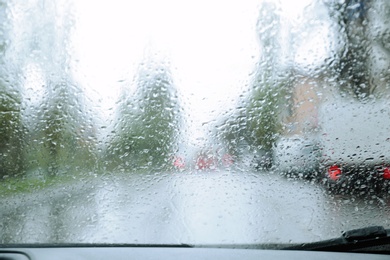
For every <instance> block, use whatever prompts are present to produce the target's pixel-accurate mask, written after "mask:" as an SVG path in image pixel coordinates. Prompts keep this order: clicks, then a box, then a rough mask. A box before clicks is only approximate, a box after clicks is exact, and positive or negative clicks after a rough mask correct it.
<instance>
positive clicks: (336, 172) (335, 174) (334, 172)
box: [328, 165, 390, 181]
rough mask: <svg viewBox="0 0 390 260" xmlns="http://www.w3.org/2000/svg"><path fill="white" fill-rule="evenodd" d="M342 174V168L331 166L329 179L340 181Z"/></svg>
mask: <svg viewBox="0 0 390 260" xmlns="http://www.w3.org/2000/svg"><path fill="white" fill-rule="evenodd" d="M341 173H342V172H341V168H340V167H338V166H337V165H333V166H330V167H329V169H328V175H329V178H330V179H331V180H333V181H337V180H338V179H340V177H341ZM389 173H390V169H389Z"/></svg>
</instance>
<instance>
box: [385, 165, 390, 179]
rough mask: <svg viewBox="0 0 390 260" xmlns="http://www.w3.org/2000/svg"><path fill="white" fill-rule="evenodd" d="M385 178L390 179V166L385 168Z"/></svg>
mask: <svg viewBox="0 0 390 260" xmlns="http://www.w3.org/2000/svg"><path fill="white" fill-rule="evenodd" d="M383 179H385V180H390V168H389V167H385V168H383Z"/></svg>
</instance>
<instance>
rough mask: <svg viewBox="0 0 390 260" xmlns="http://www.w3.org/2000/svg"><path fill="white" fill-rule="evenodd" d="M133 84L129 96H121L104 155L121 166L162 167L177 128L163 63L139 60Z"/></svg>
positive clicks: (175, 107)
mask: <svg viewBox="0 0 390 260" xmlns="http://www.w3.org/2000/svg"><path fill="white" fill-rule="evenodd" d="M136 85H137V90H136V93H135V94H134V97H133V98H129V97H127V96H122V98H121V101H120V107H119V114H118V119H117V120H118V122H117V124H116V129H115V136H114V138H113V141H112V143H111V145H110V146H109V148H108V150H107V155H108V158H110V159H109V160H111V161H113V162H114V163H116V164H119V166H120V167H121V168H128V167H129V166H131V167H132V168H147V169H166V168H167V167H168V166H170V163H171V162H170V161H169V159H170V157H171V156H172V154H173V152H174V149H175V147H176V142H177V139H178V134H179V129H180V114H179V113H180V112H179V111H180V110H179V109H180V107H179V102H178V96H177V92H176V89H175V87H174V84H173V82H172V78H171V74H170V71H169V68H168V67H167V65H166V63H165V62H159V63H156V62H153V61H149V62H146V63H143V64H142V65H141V66H140V68H139V71H138V75H137V78H136ZM125 93H126V92H124V94H125Z"/></svg>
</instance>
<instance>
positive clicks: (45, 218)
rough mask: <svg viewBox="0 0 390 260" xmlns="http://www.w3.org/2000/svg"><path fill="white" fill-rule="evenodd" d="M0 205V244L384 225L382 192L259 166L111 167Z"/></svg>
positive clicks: (225, 237)
mask: <svg viewBox="0 0 390 260" xmlns="http://www.w3.org/2000/svg"><path fill="white" fill-rule="evenodd" d="M0 203H1V204H0V205H1V206H0V242H1V243H34V242H39V243H53V242H56V243H143V244H145V243H147V244H155V243H157V244H181V243H185V244H259V243H289V242H310V241H316V240H322V239H328V238H332V237H335V236H339V235H340V234H341V231H343V230H348V229H354V228H360V227H364V226H370V225H383V226H384V227H386V228H390V217H389V216H390V199H389V198H387V197H386V198H385V197H383V196H378V195H373V194H371V195H367V196H364V197H362V196H360V197H356V196H354V195H343V196H340V195H337V196H336V195H332V194H329V193H328V192H327V191H325V190H324V189H323V188H322V187H321V186H320V185H318V184H315V183H311V182H308V181H303V180H291V179H287V178H285V177H283V176H279V175H276V174H269V173H259V172H256V173H253V174H248V173H243V172H233V171H232V172H229V171H219V172H194V173H191V174H189V173H184V172H177V173H169V174H161V173H160V174H151V175H137V174H128V175H126V174H123V173H121V174H120V175H118V176H116V177H113V176H99V177H96V178H93V179H90V178H86V179H83V180H79V181H78V182H75V183H73V184H71V185H66V186H56V187H55V188H49V189H46V190H44V191H39V192H36V193H31V194H25V195H18V196H15V197H12V198H9V197H8V198H2V199H0Z"/></svg>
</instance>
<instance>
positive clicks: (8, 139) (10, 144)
mask: <svg viewBox="0 0 390 260" xmlns="http://www.w3.org/2000/svg"><path fill="white" fill-rule="evenodd" d="M9 92H10V91H7V90H6V88H5V86H4V85H3V84H2V85H0V133H1V134H0V177H3V176H16V175H21V174H22V172H23V162H24V158H23V153H22V151H23V140H24V129H23V125H22V121H21V113H20V99H19V97H18V96H17V94H12V93H9Z"/></svg>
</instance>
